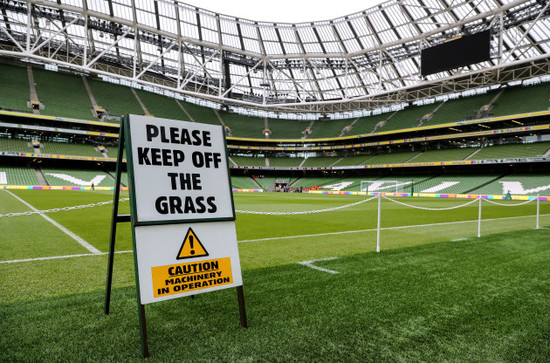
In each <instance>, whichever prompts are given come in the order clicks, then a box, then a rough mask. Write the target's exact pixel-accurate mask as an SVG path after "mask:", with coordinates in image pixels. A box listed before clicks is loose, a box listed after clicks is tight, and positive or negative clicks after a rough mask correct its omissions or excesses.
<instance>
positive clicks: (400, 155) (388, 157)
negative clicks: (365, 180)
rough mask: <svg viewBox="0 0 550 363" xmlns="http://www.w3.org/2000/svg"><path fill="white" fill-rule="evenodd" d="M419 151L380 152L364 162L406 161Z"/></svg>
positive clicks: (366, 163) (388, 162)
mask: <svg viewBox="0 0 550 363" xmlns="http://www.w3.org/2000/svg"><path fill="white" fill-rule="evenodd" d="M419 153H420V152H419V151H404V152H394V153H391V154H379V155H374V156H373V157H372V158H370V159H368V160H366V161H365V162H364V163H365V165H375V164H395V163H405V162H407V161H408V160H409V159H411V158H412V157H414V156H416V155H418V154H419ZM411 162H414V160H412V161H411Z"/></svg>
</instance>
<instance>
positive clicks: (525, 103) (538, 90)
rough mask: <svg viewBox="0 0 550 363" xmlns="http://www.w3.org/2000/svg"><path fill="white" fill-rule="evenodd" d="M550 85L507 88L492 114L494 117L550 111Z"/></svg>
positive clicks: (497, 101)
mask: <svg viewBox="0 0 550 363" xmlns="http://www.w3.org/2000/svg"><path fill="white" fill-rule="evenodd" d="M549 95H550V83H543V84H540V85H536V86H528V87H524V86H516V87H510V88H507V89H506V90H505V91H504V93H503V94H502V95H501V96H500V97H499V98H498V99H497V100H496V102H495V105H494V108H493V109H492V110H491V114H493V115H494V116H504V115H514V114H518V113H524V112H533V111H546V110H548V109H550V101H549Z"/></svg>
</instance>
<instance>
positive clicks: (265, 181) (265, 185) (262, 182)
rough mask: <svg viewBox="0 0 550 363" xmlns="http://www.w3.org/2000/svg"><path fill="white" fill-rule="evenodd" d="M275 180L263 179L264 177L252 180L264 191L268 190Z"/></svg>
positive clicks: (271, 178) (273, 178) (274, 178)
mask: <svg viewBox="0 0 550 363" xmlns="http://www.w3.org/2000/svg"><path fill="white" fill-rule="evenodd" d="M276 179H277V178H276V177H265V176H262V177H258V178H255V179H254V180H255V181H256V182H257V183H258V184H260V186H261V187H262V188H263V189H265V190H269V188H271V186H272V185H273V183H275V180H276Z"/></svg>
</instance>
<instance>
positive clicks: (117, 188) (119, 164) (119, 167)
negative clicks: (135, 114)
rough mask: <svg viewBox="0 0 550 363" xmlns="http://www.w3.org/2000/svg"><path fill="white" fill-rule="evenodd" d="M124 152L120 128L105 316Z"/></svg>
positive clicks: (111, 280) (110, 286) (122, 130)
mask: <svg viewBox="0 0 550 363" xmlns="http://www.w3.org/2000/svg"><path fill="white" fill-rule="evenodd" d="M123 151H124V128H123V127H121V128H120V134H119V139H118V155H117V163H116V178H115V193H114V196H113V218H112V219H111V240H110V242H109V260H108V263H107V286H106V288H105V314H109V306H110V303H111V289H112V284H113V265H114V259H115V240H116V225H117V223H118V200H119V198H120V185H121V182H120V178H121V174H122V153H123Z"/></svg>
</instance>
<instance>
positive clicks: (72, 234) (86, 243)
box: [6, 190, 101, 255]
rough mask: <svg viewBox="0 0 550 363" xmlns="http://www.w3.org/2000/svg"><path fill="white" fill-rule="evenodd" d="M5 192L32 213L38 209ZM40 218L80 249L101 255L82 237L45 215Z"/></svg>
mask: <svg viewBox="0 0 550 363" xmlns="http://www.w3.org/2000/svg"><path fill="white" fill-rule="evenodd" d="M6 192H8V193H9V194H10V195H11V196H13V197H14V198H15V199H17V200H18V201H20V202H21V203H23V204H25V205H26V206H27V207H29V208H31V209H32V210H33V211H35V212H37V211H38V209H36V208H35V207H33V206H32V205H31V204H29V203H27V202H26V201H24V200H23V199H21V198H19V197H18V196H17V195H15V194H13V193H12V192H10V191H9V190H6ZM40 216H41V217H42V218H44V219H45V220H47V221H48V222H50V223H51V224H53V225H54V226H56V227H57V228H59V230H61V231H62V232H63V233H65V234H66V235H67V236H69V237H71V238H72V239H74V240H75V241H76V242H78V243H79V244H80V245H81V246H82V247H84V248H85V249H87V250H88V251H90V252H91V253H93V254H95V255H100V254H101V251H100V250H98V249H97V248H95V247H94V246H92V245H91V244H90V243H88V242H87V241H85V240H84V239H83V238H82V237H80V236H78V235H76V234H75V233H73V232H72V231H70V230H68V229H67V228H65V227H64V226H62V225H61V224H59V223H57V222H56V221H54V220H53V219H51V218H50V217H48V216H47V215H45V214H40Z"/></svg>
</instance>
